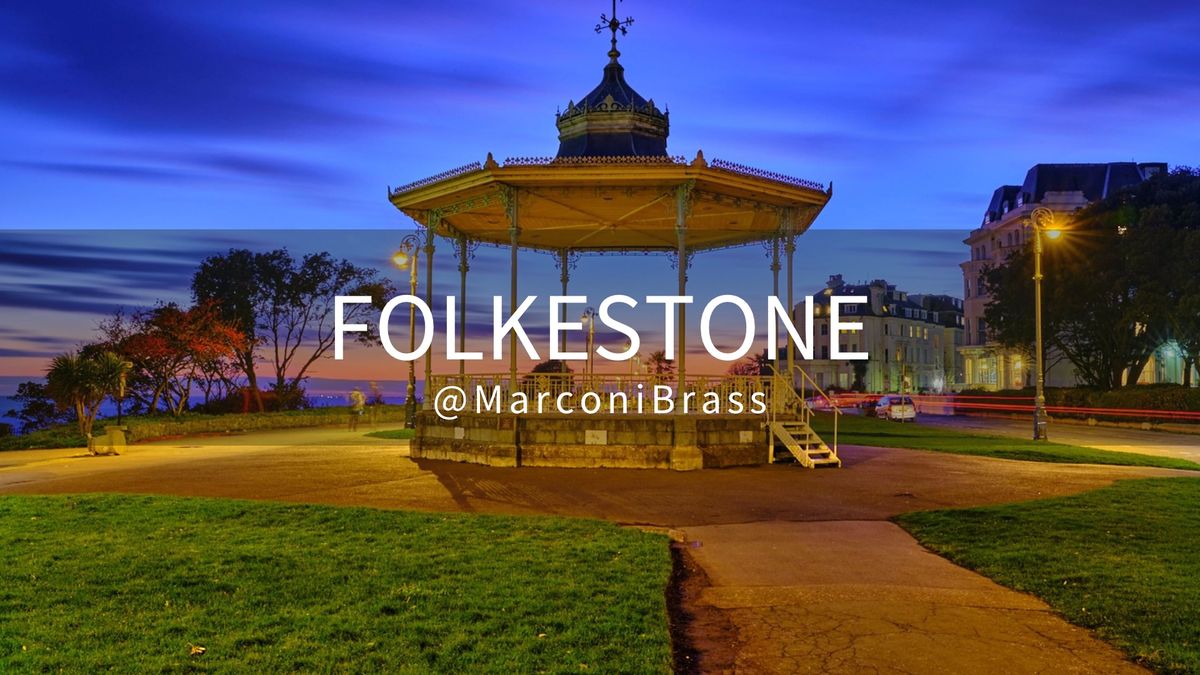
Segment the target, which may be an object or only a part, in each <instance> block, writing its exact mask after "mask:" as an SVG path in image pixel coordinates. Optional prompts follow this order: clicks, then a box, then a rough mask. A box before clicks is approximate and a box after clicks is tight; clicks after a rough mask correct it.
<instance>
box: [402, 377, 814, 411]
mask: <svg viewBox="0 0 1200 675" xmlns="http://www.w3.org/2000/svg"><path fill="white" fill-rule="evenodd" d="M777 384H778V382H777V380H776V378H774V377H772V376H769V375H767V376H759V375H688V376H686V377H685V378H684V389H683V392H679V391H678V386H679V377H678V376H677V375H674V374H662V375H615V374H611V373H528V374H524V375H519V376H518V377H517V381H516V388H515V390H514V388H513V381H512V379H511V375H510V374H509V373H482V374H466V375H459V374H457V373H455V374H450V375H436V374H435V375H431V376H430V378H429V382H428V387H427V390H428V392H429V394H428V395H427V396H426V405H427V406H428V405H430V404H431V403H432V400H431V398H430V397H431V396H437V394H438V392H439V391H441V390H442V389H444V388H445V387H449V386H455V387H459V388H461V389H462V391H463V393H464V394H465V396H466V405H465V407H464V412H474V411H476V410H487V411H489V412H494V411H495V409H494V407H493V406H491V404H492V402H493V401H492V399H493V398H494V397H495V396H496V393H497V392H498V393H499V397H500V401H501V402H503V404H504V407H505V408H507V403H508V401H509V400H511V398H512V394H513V392H514V391H519V392H521V393H523V394H524V395H525V396H526V397H528V400H530V401H531V403H532V404H536V403H537V398H538V396H539V395H540V394H548V395H549V396H548V397H543V403H544V404H548V405H543V409H542V410H541V412H542V414H555V413H556V410H555V408H554V399H555V398H556V397H558V396H559V395H561V394H570V395H571V402H570V405H571V407H573V408H575V407H578V406H579V403H580V398H581V397H582V396H584V395H585V394H587V393H589V392H591V393H595V394H597V395H599V396H600V399H601V401H602V403H603V405H602V406H601V408H602V409H601V410H600V411H599V412H597V413H590V412H589V414H618V415H634V414H639V413H638V408H637V401H638V398H639V395H640V397H641V399H642V402H643V406H642V411H641V412H642V414H652V413H654V412H655V409H654V401H655V397H656V396H660V397H662V398H668V399H670V400H671V401H672V402H673V404H674V405H673V408H672V411H671V412H672V414H684V411H683V409H682V401H683V397H684V396H685V395H686V394H688V393H692V394H694V396H691V397H688V398H689V400H688V409H687V411H686V414H689V415H692V414H705V410H704V403H705V401H706V398H711V397H707V396H706V395H707V394H709V393H715V394H717V397H718V400H719V401H720V412H719V414H722V415H738V416H749V417H753V416H763V415H764V414H766V415H769V416H770V417H771V418H772V419H774V417H775V416H777V415H780V414H785V413H787V412H789V410H788V409H787V405H786V396H784V395H781V394H782V393H783V392H780V390H779V387H778V386H777ZM787 389H789V392H788V393H790V394H791V396H792V397H795V394H794V393H792V392H790V387H787ZM733 394H738V395H739V396H737V397H736V398H737V400H738V401H739V402H740V404H741V405H740V410H739V411H737V412H731V411H730V408H731V404H730V402H731V401H732V400H733V399H734V397H732V395H733ZM756 394H759V395H760V396H759V397H758V399H759V400H761V401H762V406H759V405H756V404H755V403H754V401H755V398H754V396H755V395H756ZM622 395H623V396H622ZM480 397H483V399H484V400H480ZM610 400H616V401H617V403H618V404H620V403H622V402H624V403H627V406H626V405H620V406H619V407H617V408H615V409H614V408H613V407H612V406H610ZM547 407H549V410H547V409H545V408H547ZM760 407H765V410H759V408H760ZM756 411H757V412H756ZM528 414H538V408H537V407H536V406H535V405H530V407H529V413H528Z"/></svg>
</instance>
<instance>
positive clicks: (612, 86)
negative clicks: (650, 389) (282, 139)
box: [388, 16, 840, 469]
mask: <svg viewBox="0 0 1200 675" xmlns="http://www.w3.org/2000/svg"><path fill="white" fill-rule="evenodd" d="M601 20H602V23H601V25H600V26H597V29H598V30H600V29H602V28H607V29H608V30H610V31H611V32H612V40H611V49H610V51H609V52H608V57H609V60H608V63H607V64H606V65H605V67H604V73H603V78H602V80H601V82H600V84H599V85H598V86H596V87H595V88H594V89H593V90H592V91H591V92H589V93H588V94H587V95H586V96H584V97H583V98H582V99H580V100H578V101H572V102H570V103H568V104H567V106H566V108H565V109H564V110H562V111H561V112H560V113H559V114H558V116H557V126H558V131H559V149H558V153H557V155H556V156H554V157H516V158H508V159H505V160H504V161H502V162H501V161H497V160H496V159H494V157H493V156H492V154H491V153H488V155H487V159H486V160H485V161H484V162H482V163H480V162H475V163H472V164H468V165H466V166H461V167H458V168H456V169H451V170H449V171H446V172H444V173H441V174H439V175H436V176H433V177H430V178H426V179H424V180H419V181H416V182H414V183H410V184H408V185H404V186H402V187H399V188H396V189H391V188H389V191H388V192H389V199H390V201H391V202H392V204H393V205H394V206H395V207H396V208H397V209H399V210H400V211H402V212H403V213H404V214H405V215H407V216H409V217H411V218H412V219H413V220H414V221H416V222H417V223H418V224H419V225H420V227H421V228H422V236H423V249H424V252H425V256H424V258H425V260H424V268H425V269H424V272H425V284H424V292H425V298H426V301H427V303H428V304H429V305H430V306H433V304H434V301H433V296H432V288H433V256H434V255H435V253H436V252H437V250H438V249H439V245H440V244H448V245H450V246H452V247H453V250H454V254H455V255H456V257H457V259H458V270H459V276H460V289H459V299H458V304H459V306H465V305H466V298H467V295H468V290H469V289H468V272H469V268H470V260H471V256H472V251H473V250H474V248H475V247H476V246H478V245H480V244H484V245H492V246H498V247H504V248H507V249H508V250H509V251H510V263H509V264H510V270H509V272H510V287H509V289H508V291H509V295H510V304H509V307H510V308H513V307H516V306H517V305H518V304H519V302H520V297H519V296H518V292H519V289H518V284H517V260H518V257H517V253H518V251H519V250H521V249H527V250H536V251H541V252H545V253H548V254H550V255H551V256H552V257H553V259H554V261H555V264H556V265H557V267H558V269H559V271H560V279H561V283H562V294H563V295H567V293H568V290H569V286H570V280H571V279H570V276H571V270H572V269H573V267H574V266H575V265H576V263H577V261H578V259H579V258H580V257H581V256H585V255H587V256H591V255H600V256H602V255H603V254H605V253H609V254H612V253H629V252H645V253H661V254H664V257H666V258H668V259H669V260H671V261H672V263H673V264H674V266H675V267H676V269H677V270H678V294H679V295H681V296H682V295H686V294H687V282H688V267H689V263H690V261H691V259H692V257H693V256H695V255H698V254H701V253H710V252H712V254H714V255H717V254H718V253H716V252H719V251H721V250H723V249H729V248H732V247H739V246H745V245H750V244H757V243H764V244H765V245H767V246H768V247H769V248H770V251H771V265H770V270H771V274H772V280H773V291H774V294H775V295H776V296H778V297H781V299H782V298H786V306H787V307H789V308H790V307H794V306H795V302H794V298H793V260H794V254H795V250H796V239H797V237H798V236H799V235H801V234H803V233H804V232H805V231H806V230H807V229H808V228H809V227H810V226H811V225H812V223H813V221H814V220H815V219H816V217H817V216H818V214H820V212H821V210H822V209H823V208H824V206H825V204H826V203H827V202H828V201H829V199H830V197H831V195H832V189H831V188H826V187H825V186H823V185H821V184H819V183H815V182H811V181H807V180H802V179H798V178H793V177H790V176H785V175H781V174H778V173H774V172H770V171H764V170H760V169H755V168H751V167H748V166H744V165H741V164H736V163H733V162H728V161H724V160H720V159H713V160H707V159H705V157H704V155H703V153H702V152H697V153H696V154H695V155H694V157H692V158H691V159H688V158H685V157H681V156H675V155H671V154H668V152H667V135H668V132H669V113H668V112H666V111H664V110H660V109H659V107H658V106H657V105H656V104H655V103H654V101H653V99H649V100H648V99H645V98H643V97H642V96H641V95H639V94H638V93H637V92H635V91H634V90H633V89H632V87H630V86H629V84H628V83H627V82H626V80H625V74H624V68H623V67H622V65H621V63H620V62H619V60H618V59H619V57H620V52H619V51H617V35H618V32H620V33H624V22H618V21H617V20H616V18H615V17H612V18H608V17H604V16H602V17H601ZM781 271H784V272H785V278H784V286H783V290H784V295H783V296H780V290H781V289H780V272H781ZM489 294H490V293H489ZM685 314H686V308H685V306H684V305H678V306H677V307H676V317H675V318H676V324H675V325H676V326H677V331H676V333H677V334H676V344H677V347H676V350H675V352H676V361H675V367H676V373H675V374H674V375H672V376H670V380H671V381H670V382H667V383H666V384H669V385H670V386H672V387H673V388H674V391H675V392H679V393H681V392H685V391H715V390H720V391H728V390H731V389H733V390H738V391H744V392H745V393H746V394H750V393H752V392H755V391H761V392H765V393H766V394H767V396H768V398H769V410H768V412H767V414H765V415H764V414H757V415H754V414H748V413H747V414H738V415H735V414H723V415H705V414H702V413H699V412H697V413H694V414H688V415H683V414H673V415H655V414H644V415H637V414H616V415H612V414H610V415H595V416H580V415H577V416H564V415H557V414H550V415H545V414H543V415H536V414H526V415H506V414H494V413H486V414H478V415H476V414H472V413H470V412H464V413H462V414H461V415H460V416H459V418H458V419H456V420H453V421H447V420H443V419H441V418H440V417H439V416H437V415H436V414H434V411H433V410H431V409H429V398H430V397H429V396H428V395H427V396H426V406H425V409H423V410H421V411H420V412H419V413H418V414H417V418H416V436H415V438H414V440H413V441H412V443H411V446H410V447H411V452H412V456H413V457H414V458H418V459H419V458H426V459H451V460H459V461H471V462H479V463H486V464H493V465H504V466H521V465H524V466H589V467H590V466H613V467H645V468H673V469H696V468H702V467H719V466H731V465H744V464H761V463H766V462H770V461H773V459H774V455H775V452H776V449H777V448H786V449H787V450H788V454H791V455H792V456H793V457H795V459H796V460H797V461H798V462H799V463H800V464H801V465H803V466H809V467H812V466H819V465H823V464H824V465H840V460H839V459H838V458H837V454H836V441H834V442H833V444H832V446H831V445H828V444H826V443H825V442H824V441H822V440H821V439H820V438H819V437H818V436H817V435H816V434H815V433H813V431H812V429H811V428H810V426H809V424H808V421H809V416H810V415H811V411H810V409H809V407H808V405H807V403H806V400H805V398H806V394H807V391H806V390H807V389H808V388H810V387H811V388H812V389H814V390H816V391H817V392H819V389H816V387H815V383H812V382H811V381H810V380H808V378H807V376H805V375H804V374H803V371H801V370H799V369H798V368H796V365H795V363H794V358H795V357H794V355H793V351H794V350H793V349H791V345H790V344H789V345H788V349H787V355H788V357H787V363H786V366H784V365H783V364H780V365H779V366H778V368H777V369H773V371H772V373H771V374H769V375H762V376H737V377H735V376H694V375H689V374H688V372H687V363H686V354H687V349H686V345H687V330H686V325H687V324H686V321H685V318H686V316H685ZM460 320H461V322H462V323H461V325H460V327H459V330H458V331H457V339H458V341H459V349H460V351H465V349H466V345H465V339H466V333H467V331H466V312H461V313H460ZM562 320H563V321H566V316H565V309H564V315H563V316H562ZM517 350H518V345H517V338H516V336H515V335H513V336H511V338H510V343H509V364H508V365H509V367H508V372H507V373H498V374H493V375H476V374H470V375H468V374H466V373H465V372H464V364H463V363H462V362H461V361H460V362H459V371H458V373H457V374H445V373H433V372H432V364H431V359H428V358H427V359H425V391H426V392H434V391H437V390H438V389H439V388H440V387H442V386H446V385H448V384H456V385H458V386H461V387H463V388H464V389H465V390H466V391H467V392H473V391H475V386H476V385H489V386H490V385H494V384H495V385H500V386H502V387H504V388H506V389H507V390H509V391H515V390H518V389H521V388H532V387H535V386H541V387H550V388H556V389H562V388H571V389H575V390H587V389H591V390H597V391H613V390H628V389H631V388H632V387H634V386H635V385H636V383H635V380H636V379H637V378H636V377H635V376H626V377H615V376H609V375H603V376H600V375H595V374H575V373H565V374H544V375H531V374H524V373H518V372H517ZM797 388H799V389H800V390H801V391H800V392H799V393H798V392H797V391H796V389H797ZM818 395H821V396H823V395H824V394H823V392H819V394H818ZM835 418H836V415H835Z"/></svg>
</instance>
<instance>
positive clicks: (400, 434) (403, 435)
mask: <svg viewBox="0 0 1200 675" xmlns="http://www.w3.org/2000/svg"><path fill="white" fill-rule="evenodd" d="M414 433H415V432H414V431H413V430H412V429H388V430H386V431H372V432H371V433H369V434H367V435H368V436H370V437H372V438H389V439H393V440H405V439H409V438H412V437H413V434H414Z"/></svg>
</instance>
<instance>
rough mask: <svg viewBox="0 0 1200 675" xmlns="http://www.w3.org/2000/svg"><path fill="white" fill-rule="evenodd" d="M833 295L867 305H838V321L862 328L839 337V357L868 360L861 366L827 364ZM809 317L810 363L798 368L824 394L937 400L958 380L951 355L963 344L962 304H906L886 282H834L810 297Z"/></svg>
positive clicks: (908, 299)
mask: <svg viewBox="0 0 1200 675" xmlns="http://www.w3.org/2000/svg"><path fill="white" fill-rule="evenodd" d="M834 295H841V296H845V295H861V296H866V297H867V298H868V301H867V303H866V304H843V305H842V310H841V311H842V317H841V319H842V320H843V321H859V322H861V323H862V324H863V328H862V331H844V332H843V335H841V336H839V338H838V339H839V343H838V344H839V345H840V346H841V349H842V350H843V351H850V352H854V351H865V352H867V353H868V354H870V358H869V359H867V360H866V361H846V360H837V361H835V360H832V359H830V340H829V323H830V316H829V299H830V297H831V296H834ZM804 312H805V310H804V305H803V304H801V305H798V306H797V308H796V310H795V315H796V318H797V320H803V318H804ZM813 314H814V318H813V340H814V343H815V344H814V347H813V360H812V361H808V362H806V363H805V364H804V365H803V367H804V369H805V370H806V371H807V372H808V374H809V376H810V377H812V378H813V380H814V381H816V383H817V385H818V386H820V387H822V388H832V389H841V390H848V389H860V390H862V391H867V392H872V393H886V392H900V391H904V392H942V391H945V390H947V389H948V388H949V387H951V386H952V385H953V384H954V383H955V382H956V381H957V380H958V374H957V373H958V365H957V363H958V356H957V354H956V353H955V350H954V346H955V345H956V344H957V343H958V342H961V340H962V301H961V300H959V299H958V298H953V297H950V296H946V295H914V296H910V295H908V293H906V292H904V291H901V290H899V289H897V288H896V286H895V284H889V283H888V282H887V281H885V280H883V279H876V280H874V281H871V282H868V283H864V284H848V283H846V282H845V281H844V280H843V279H842V275H840V274H835V275H833V276H831V277H829V281H828V282H827V283H826V286H825V288H824V289H823V290H822V291H821V292H820V293H817V294H816V295H814V296H813ZM797 325H799V324H797ZM947 366H949V370H948V369H947ZM859 380H861V382H859Z"/></svg>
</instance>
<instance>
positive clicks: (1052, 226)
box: [1029, 206, 1062, 441]
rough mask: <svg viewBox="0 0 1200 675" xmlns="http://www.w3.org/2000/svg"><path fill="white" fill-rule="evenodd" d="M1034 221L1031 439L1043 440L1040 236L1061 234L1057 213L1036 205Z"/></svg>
mask: <svg viewBox="0 0 1200 675" xmlns="http://www.w3.org/2000/svg"><path fill="white" fill-rule="evenodd" d="M1029 221H1030V223H1032V224H1033V297H1034V300H1033V321H1034V336H1035V337H1034V351H1035V352H1036V357H1037V392H1036V394H1035V397H1034V400H1033V440H1035V441H1044V440H1046V438H1047V436H1046V368H1045V364H1044V363H1043V352H1044V351H1045V346H1044V344H1043V342H1042V235H1043V234H1045V235H1046V238H1047V239H1049V240H1050V241H1054V240H1056V239H1058V238H1059V237H1061V236H1062V229H1061V228H1060V227H1059V226H1058V224H1057V222H1056V221H1057V217H1056V214H1055V213H1054V212H1053V211H1051V210H1050V209H1048V208H1046V207H1044V206H1039V207H1037V208H1036V209H1034V210H1033V213H1031V214H1030V216H1029Z"/></svg>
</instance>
